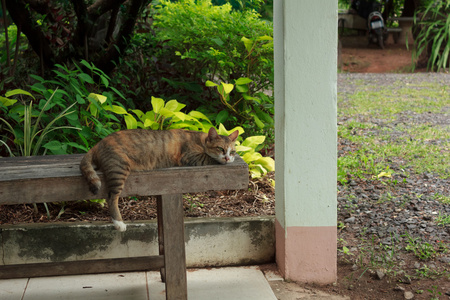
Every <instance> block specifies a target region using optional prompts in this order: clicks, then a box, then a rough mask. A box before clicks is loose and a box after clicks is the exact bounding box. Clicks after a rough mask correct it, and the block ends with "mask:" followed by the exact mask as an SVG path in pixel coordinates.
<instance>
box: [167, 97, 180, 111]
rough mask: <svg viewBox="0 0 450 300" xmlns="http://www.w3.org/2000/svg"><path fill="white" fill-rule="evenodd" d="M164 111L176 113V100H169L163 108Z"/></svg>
mask: <svg viewBox="0 0 450 300" xmlns="http://www.w3.org/2000/svg"><path fill="white" fill-rule="evenodd" d="M165 108H166V109H168V110H170V111H177V109H178V101H177V100H170V101H168V102H167V103H166V106H165Z"/></svg>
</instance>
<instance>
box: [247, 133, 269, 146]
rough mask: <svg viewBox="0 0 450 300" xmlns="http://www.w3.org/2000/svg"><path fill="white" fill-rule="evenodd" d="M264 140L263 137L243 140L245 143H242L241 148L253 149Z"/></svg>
mask: <svg viewBox="0 0 450 300" xmlns="http://www.w3.org/2000/svg"><path fill="white" fill-rule="evenodd" d="M265 140H266V137H265V136H263V135H255V136H249V137H248V138H246V139H245V141H243V142H242V146H247V147H251V148H253V149H255V148H256V146H258V145H260V144H262V143H264V141H265Z"/></svg>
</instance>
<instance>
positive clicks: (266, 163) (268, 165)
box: [255, 157, 275, 172]
mask: <svg viewBox="0 0 450 300" xmlns="http://www.w3.org/2000/svg"><path fill="white" fill-rule="evenodd" d="M255 163H257V164H260V165H261V166H262V167H263V168H265V169H266V170H267V171H268V172H271V171H275V161H274V160H273V159H272V158H271V157H261V158H260V159H258V160H256V161H255Z"/></svg>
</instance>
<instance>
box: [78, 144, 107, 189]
mask: <svg viewBox="0 0 450 300" xmlns="http://www.w3.org/2000/svg"><path fill="white" fill-rule="evenodd" d="M93 150H94V149H91V150H90V151H89V152H88V153H86V155H85V156H84V157H83V159H82V160H81V163H80V171H81V173H82V174H83V176H84V177H85V178H86V180H87V182H88V184H89V190H90V191H91V192H92V193H93V194H97V193H98V191H99V190H100V187H101V186H102V181H101V180H100V177H98V175H97V172H96V171H95V169H94V166H93V156H94V151H93Z"/></svg>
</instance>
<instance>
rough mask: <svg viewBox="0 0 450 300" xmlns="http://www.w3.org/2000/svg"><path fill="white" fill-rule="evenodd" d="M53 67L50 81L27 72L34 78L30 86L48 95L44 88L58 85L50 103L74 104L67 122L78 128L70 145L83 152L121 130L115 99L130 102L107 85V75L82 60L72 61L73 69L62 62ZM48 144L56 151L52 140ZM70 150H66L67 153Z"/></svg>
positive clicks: (117, 102)
mask: <svg viewBox="0 0 450 300" xmlns="http://www.w3.org/2000/svg"><path fill="white" fill-rule="evenodd" d="M56 67H57V68H56V69H55V70H53V72H54V73H55V76H54V78H53V79H52V80H45V79H43V78H42V77H40V76H36V75H30V76H31V77H32V78H33V79H35V80H36V81H37V83H35V84H34V85H32V86H31V89H32V90H33V91H34V92H36V93H39V94H41V95H43V96H44V97H48V95H49V93H50V91H51V89H49V88H48V87H51V88H59V90H58V91H59V93H57V94H56V95H55V100H54V102H55V103H54V105H57V106H61V107H66V106H67V105H68V103H69V102H71V101H74V102H76V103H77V105H76V106H75V107H74V108H75V109H76V110H77V113H76V114H75V115H74V117H73V118H70V119H68V122H69V124H70V125H72V126H75V127H78V128H81V129H82V130H81V131H80V132H79V134H78V136H77V137H76V138H75V142H74V143H71V145H72V146H73V147H75V148H79V149H81V150H83V151H85V150H86V149H89V147H90V146H92V145H93V144H95V143H96V142H97V141H98V140H100V139H101V138H103V137H105V136H107V135H109V134H110V133H112V132H114V131H116V130H119V129H121V127H122V126H121V121H120V119H119V118H117V116H116V114H120V112H122V111H126V110H125V109H124V105H123V104H122V103H121V102H119V99H120V100H122V101H123V102H124V103H126V104H127V106H132V104H131V103H130V102H127V101H126V99H125V97H124V96H123V95H122V93H121V92H120V91H119V90H117V89H116V88H115V87H113V86H112V85H111V84H110V82H111V79H110V77H109V76H107V75H106V74H105V73H104V72H103V71H101V70H100V69H98V68H96V67H95V66H94V65H93V64H90V63H88V62H86V61H84V60H82V61H81V62H80V64H79V65H78V64H74V67H73V68H69V67H67V66H65V65H56ZM72 138H73V137H72ZM52 146H53V147H52V148H51V149H50V150H53V151H54V150H56V149H57V148H58V142H57V141H55V142H54V143H53V145H52ZM72 151H73V150H70V149H68V150H67V153H71V152H72ZM54 154H56V153H54ZM59 154H63V153H59Z"/></svg>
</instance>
